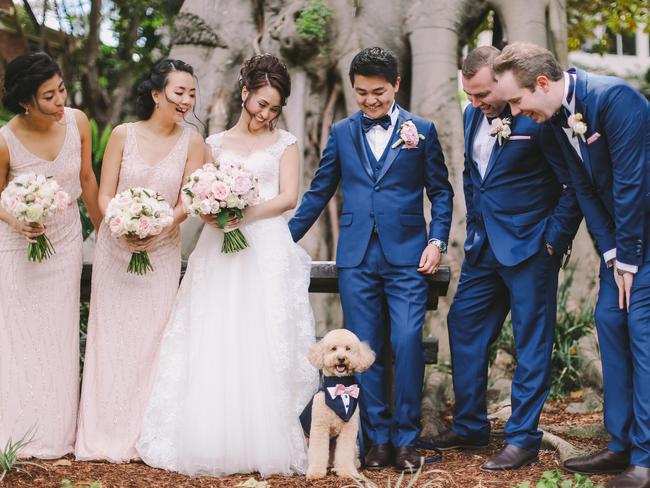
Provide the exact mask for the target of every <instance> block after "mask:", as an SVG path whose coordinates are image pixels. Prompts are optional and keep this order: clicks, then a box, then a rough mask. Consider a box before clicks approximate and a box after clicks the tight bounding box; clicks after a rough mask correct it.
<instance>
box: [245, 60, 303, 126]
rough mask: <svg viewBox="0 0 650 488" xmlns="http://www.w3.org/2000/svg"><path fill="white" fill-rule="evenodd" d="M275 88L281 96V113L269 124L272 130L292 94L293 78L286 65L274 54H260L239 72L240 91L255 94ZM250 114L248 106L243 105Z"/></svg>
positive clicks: (246, 63) (248, 61) (247, 62)
mask: <svg viewBox="0 0 650 488" xmlns="http://www.w3.org/2000/svg"><path fill="white" fill-rule="evenodd" d="M267 85H268V86H270V87H273V88H275V89H276V90H277V91H278V93H279V94H280V112H279V113H278V115H277V116H276V117H275V118H274V119H273V120H272V121H271V122H269V127H270V129H274V128H275V126H276V124H277V123H278V119H279V118H280V114H281V113H282V107H284V106H285V105H286V104H287V98H289V95H290V94H291V77H290V76H289V70H287V67H286V66H285V64H284V63H282V62H281V61H280V60H279V59H278V58H276V57H275V56H273V55H272V54H268V53H266V54H258V55H256V56H253V57H252V58H250V59H249V60H247V61H246V62H245V63H244V66H242V68H241V70H240V72H239V90H240V91H241V89H242V88H244V87H246V89H247V90H248V91H249V92H251V93H253V92H255V91H256V90H257V89H259V88H261V87H263V86H267ZM242 106H243V107H244V109H245V110H246V111H247V112H248V109H247V108H246V104H245V103H244V104H242Z"/></svg>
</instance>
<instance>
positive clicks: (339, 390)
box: [334, 383, 359, 398]
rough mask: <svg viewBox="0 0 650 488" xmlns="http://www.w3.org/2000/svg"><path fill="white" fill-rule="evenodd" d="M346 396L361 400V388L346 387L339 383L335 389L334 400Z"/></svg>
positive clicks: (354, 386) (355, 386)
mask: <svg viewBox="0 0 650 488" xmlns="http://www.w3.org/2000/svg"><path fill="white" fill-rule="evenodd" d="M344 394H348V395H350V396H351V397H352V398H359V387H358V386H357V385H350V386H345V385H342V384H341V383H338V384H337V385H336V387H335V389H334V398H336V397H338V396H343V395H344Z"/></svg>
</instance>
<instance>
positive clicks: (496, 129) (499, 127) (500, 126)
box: [490, 117, 512, 146]
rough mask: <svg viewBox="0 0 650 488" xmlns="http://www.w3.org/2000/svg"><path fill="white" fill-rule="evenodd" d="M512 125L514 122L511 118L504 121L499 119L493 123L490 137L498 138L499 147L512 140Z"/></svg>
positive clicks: (505, 118)
mask: <svg viewBox="0 0 650 488" xmlns="http://www.w3.org/2000/svg"><path fill="white" fill-rule="evenodd" d="M511 123H512V120H511V119H510V117H504V118H503V119H500V118H499V117H497V118H496V119H494V120H493V121H492V130H491V131H490V135H491V136H492V137H495V136H496V138H497V141H499V146H501V145H503V143H504V142H507V141H508V139H510V134H511V132H512V131H511V130H510V124H511Z"/></svg>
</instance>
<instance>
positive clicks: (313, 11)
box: [296, 0, 334, 42]
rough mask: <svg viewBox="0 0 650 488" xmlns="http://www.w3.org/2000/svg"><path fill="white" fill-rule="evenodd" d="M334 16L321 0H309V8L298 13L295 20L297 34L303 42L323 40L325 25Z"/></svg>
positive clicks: (325, 32) (325, 31) (325, 30)
mask: <svg viewBox="0 0 650 488" xmlns="http://www.w3.org/2000/svg"><path fill="white" fill-rule="evenodd" d="M333 16H334V11H333V10H332V9H331V8H330V7H329V6H327V5H325V3H323V1H322V0H310V1H309V6H308V7H307V8H306V9H305V10H303V11H302V12H300V15H299V16H298V18H297V19H296V27H297V29H298V34H299V35H300V37H302V38H303V39H304V40H305V41H309V42H311V41H320V42H323V41H324V40H325V36H326V34H327V24H328V23H329V21H330V20H331V19H332V17H333Z"/></svg>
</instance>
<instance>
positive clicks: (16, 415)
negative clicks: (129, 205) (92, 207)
mask: <svg viewBox="0 0 650 488" xmlns="http://www.w3.org/2000/svg"><path fill="white" fill-rule="evenodd" d="M63 120H64V122H65V124H66V135H65V139H64V142H63V146H62V147H61V150H60V152H59V154H58V156H57V157H56V158H55V159H54V160H53V161H46V160H44V159H42V158H39V157H38V156H36V155H35V154H32V152H30V151H29V150H28V149H27V148H26V147H25V146H24V145H23V144H22V142H21V141H20V140H19V139H18V138H17V137H16V136H15V135H14V133H13V132H12V131H11V129H10V128H9V127H6V126H5V127H2V128H1V129H0V134H1V135H2V137H4V139H5V141H6V143H7V147H8V148H9V158H10V159H9V175H8V179H7V181H11V180H12V179H14V178H15V177H16V176H18V175H20V174H23V173H28V172H34V173H36V174H43V175H46V176H52V177H54V179H56V181H57V182H58V183H59V184H60V185H61V187H62V188H63V189H64V190H65V191H66V192H68V194H69V195H70V197H71V199H70V201H71V202H72V203H71V204H70V206H69V207H68V208H67V209H66V210H64V211H63V212H59V213H56V214H55V215H53V216H52V217H51V218H50V219H48V220H47V221H46V222H45V226H46V228H47V236H48V237H49V239H50V240H51V241H52V245H53V246H54V250H55V254H54V255H53V256H51V257H50V258H49V259H47V260H45V261H43V262H42V263H38V262H35V263H34V262H29V261H28V260H27V245H28V243H27V240H26V239H25V238H24V237H23V236H22V235H20V234H18V233H17V232H15V231H14V230H13V229H12V228H11V227H10V226H9V225H8V224H6V223H5V222H2V221H0V270H1V271H0V448H4V446H5V444H6V442H7V440H8V439H9V438H11V439H12V440H13V441H14V442H15V441H17V440H20V439H21V438H23V437H25V435H26V434H27V432H29V431H30V430H31V431H32V432H33V433H34V436H33V440H32V442H30V443H29V444H28V445H27V446H26V447H25V448H24V449H23V450H21V452H20V456H21V457H30V456H33V457H38V458H42V459H52V458H58V457H61V456H63V455H65V454H67V453H69V452H72V450H73V446H74V440H75V428H76V423H77V402H78V398H79V282H80V277H81V264H82V256H81V245H82V238H81V223H80V220H79V208H78V206H77V203H76V200H77V198H78V197H79V196H80V195H81V184H80V180H79V171H80V169H81V137H80V135H79V130H78V128H77V123H76V120H75V116H74V111H73V110H71V109H67V108H66V109H65V115H64V119H63Z"/></svg>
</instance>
